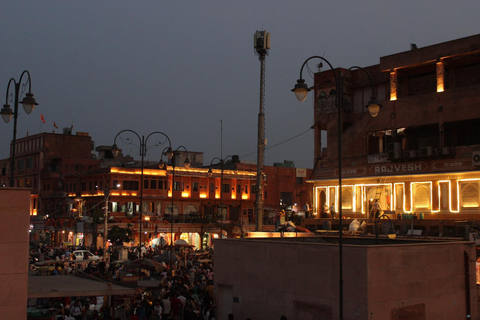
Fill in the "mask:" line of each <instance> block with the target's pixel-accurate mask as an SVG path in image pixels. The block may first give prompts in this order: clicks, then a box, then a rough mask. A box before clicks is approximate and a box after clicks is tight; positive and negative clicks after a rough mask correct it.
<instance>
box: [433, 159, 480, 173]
mask: <svg viewBox="0 0 480 320" xmlns="http://www.w3.org/2000/svg"><path fill="white" fill-rule="evenodd" d="M471 166H472V161H466V160H450V161H442V162H440V161H433V162H432V171H456V170H459V169H465V168H467V167H471Z"/></svg>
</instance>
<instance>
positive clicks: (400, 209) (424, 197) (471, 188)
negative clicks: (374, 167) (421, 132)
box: [313, 161, 480, 218]
mask: <svg viewBox="0 0 480 320" xmlns="http://www.w3.org/2000/svg"><path fill="white" fill-rule="evenodd" d="M453 162H457V163H458V161H453ZM442 163H443V164H444V165H445V164H448V162H442ZM424 164H425V163H424ZM437 164H438V163H437V162H434V161H432V162H431V163H429V164H428V165H429V166H432V167H434V168H435V167H436V165H437ZM457 168H458V167H457ZM425 171H426V170H425ZM352 172H353V171H352ZM313 182H314V185H315V187H314V189H315V200H314V202H315V208H317V211H316V212H315V214H317V215H318V214H319V212H318V211H319V210H318V209H321V208H322V207H323V206H324V205H330V204H332V203H335V205H338V185H335V182H336V180H323V181H319V180H316V181H313ZM342 198H343V199H342V208H343V211H344V213H345V214H347V215H349V214H350V215H356V214H362V215H365V214H366V213H367V212H368V201H369V200H371V199H377V200H378V202H379V203H380V206H381V208H382V209H383V210H388V211H392V212H395V213H420V212H421V213H423V214H424V215H425V218H437V215H438V214H442V218H444V217H448V215H452V217H456V216H455V214H457V216H458V214H459V213H461V214H479V215H480V171H467V172H451V173H430V174H411V175H391V176H378V177H358V178H352V177H347V178H345V180H344V185H343V186H342ZM445 214H446V215H447V216H445Z"/></svg>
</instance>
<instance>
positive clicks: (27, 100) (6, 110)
mask: <svg viewBox="0 0 480 320" xmlns="http://www.w3.org/2000/svg"><path fill="white" fill-rule="evenodd" d="M24 75H26V76H27V80H26V82H25V84H24V85H23V86H22V92H20V84H21V83H22V78H23V76H24ZM12 83H13V84H14V86H15V95H14V97H13V106H14V107H13V111H12V108H11V107H10V105H9V104H8V98H9V95H8V91H9V89H10V84H12ZM27 83H28V92H27V93H26V94H25V97H24V98H23V100H22V101H21V102H20V103H21V104H22V105H23V110H24V111H25V113H26V114H30V113H31V112H32V111H33V109H35V106H36V105H38V103H37V102H36V101H35V98H34V97H33V93H32V80H31V78H30V73H29V72H28V71H27V70H25V71H23V72H22V74H21V75H20V80H18V82H17V81H15V79H14V78H11V79H10V81H8V86H7V93H6V99H5V104H4V105H3V108H2V111H0V114H1V115H2V119H3V121H5V122H6V123H8V122H9V121H10V120H11V119H12V115H13V143H12V161H11V164H10V187H14V186H15V183H14V171H15V149H16V141H17V118H18V103H19V101H18V100H19V98H20V96H21V95H22V94H23V93H24V92H25V86H26V85H27ZM11 100H12V97H10V101H11Z"/></svg>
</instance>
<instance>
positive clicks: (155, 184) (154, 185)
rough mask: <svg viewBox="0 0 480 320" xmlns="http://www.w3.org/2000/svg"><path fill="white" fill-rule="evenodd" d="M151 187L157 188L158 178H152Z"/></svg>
mask: <svg viewBox="0 0 480 320" xmlns="http://www.w3.org/2000/svg"><path fill="white" fill-rule="evenodd" d="M150 189H157V180H150Z"/></svg>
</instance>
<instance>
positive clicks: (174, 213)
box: [164, 204, 178, 216]
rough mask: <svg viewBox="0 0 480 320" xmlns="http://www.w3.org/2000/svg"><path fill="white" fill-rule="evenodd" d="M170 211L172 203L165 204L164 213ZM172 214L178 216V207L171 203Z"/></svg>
mask: <svg viewBox="0 0 480 320" xmlns="http://www.w3.org/2000/svg"><path fill="white" fill-rule="evenodd" d="M171 213H172V205H171V204H169V205H167V206H165V212H164V214H171ZM173 215H174V216H178V208H177V206H176V205H173Z"/></svg>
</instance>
